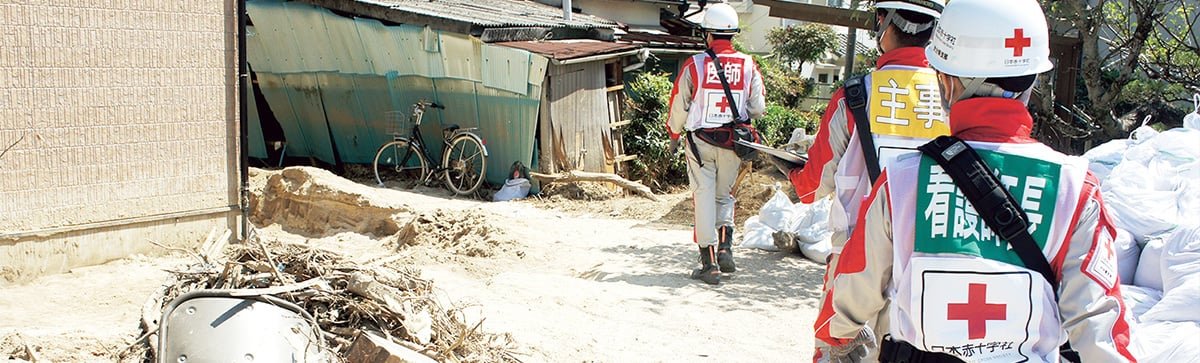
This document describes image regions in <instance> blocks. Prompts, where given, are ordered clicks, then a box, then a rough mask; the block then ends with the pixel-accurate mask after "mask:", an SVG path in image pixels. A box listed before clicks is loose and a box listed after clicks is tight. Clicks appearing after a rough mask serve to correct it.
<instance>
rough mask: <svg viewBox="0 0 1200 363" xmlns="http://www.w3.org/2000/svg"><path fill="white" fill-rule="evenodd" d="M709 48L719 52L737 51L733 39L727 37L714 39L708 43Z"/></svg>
mask: <svg viewBox="0 0 1200 363" xmlns="http://www.w3.org/2000/svg"><path fill="white" fill-rule="evenodd" d="M708 48H709V49H712V50H713V51H714V52H717V54H729V53H737V50H736V49H733V41H730V40H726V39H713V41H712V43H708Z"/></svg>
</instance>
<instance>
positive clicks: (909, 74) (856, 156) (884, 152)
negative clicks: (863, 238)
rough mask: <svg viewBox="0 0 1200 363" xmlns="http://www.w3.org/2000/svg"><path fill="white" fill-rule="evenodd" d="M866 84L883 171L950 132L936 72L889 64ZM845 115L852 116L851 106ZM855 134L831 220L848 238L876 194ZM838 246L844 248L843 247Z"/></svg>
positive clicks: (838, 177)
mask: <svg viewBox="0 0 1200 363" xmlns="http://www.w3.org/2000/svg"><path fill="white" fill-rule="evenodd" d="M863 84H864V86H865V88H866V90H867V110H866V114H867V118H868V122H869V123H870V125H871V134H872V137H873V138H874V141H875V152H876V154H877V155H879V168H880V170H883V169H886V168H887V167H888V165H889V164H891V163H892V161H893V160H895V159H896V156H897V155H900V154H904V153H909V152H913V151H915V150H916V149H917V147H918V146H921V145H922V144H925V143H927V142H929V140H932V139H933V138H935V137H938V136H941V135H949V134H950V126H949V125H947V123H946V112H945V111H944V110H943V109H942V103H941V94H940V92H939V90H938V83H937V73H935V72H934V71H933V70H932V69H930V68H923V67H912V66H905V65H887V66H884V67H883V68H880V69H879V70H876V71H874V72H871V74H870V75H868V76H867V77H865V78H864V79H863ZM847 107H848V106H847ZM843 111H844V113H845V115H847V116H849V115H850V110H849V109H848V108H847V109H845V110H843ZM850 130H851V137H850V140H849V141H850V142H849V144H848V145H847V146H846V153H845V154H843V155H842V160H841V162H839V163H838V168H837V171H836V172H835V174H834V193H835V194H834V195H835V196H836V198H837V201H838V203H834V205H833V210H831V211H830V218H829V223H830V226H829V227H830V228H831V229H832V230H834V231H845V232H846V233H847V234H849V232H850V231H852V230H853V228H854V221H855V217H857V216H858V209H859V205H860V204H862V200H863V198H865V197H866V196H867V195H868V194H869V193H870V192H871V185H872V183H871V178H870V176H869V175H868V173H867V161H866V158H865V157H864V155H863V152H862V146H861V145H862V144H861V143H860V142H859V140H860V139H859V136H858V134H857V132H858V131H857V130H856V129H854V128H851V129H850ZM839 242H840V241H839ZM835 246H838V247H840V243H839V244H835ZM834 252H835V253H840V251H834Z"/></svg>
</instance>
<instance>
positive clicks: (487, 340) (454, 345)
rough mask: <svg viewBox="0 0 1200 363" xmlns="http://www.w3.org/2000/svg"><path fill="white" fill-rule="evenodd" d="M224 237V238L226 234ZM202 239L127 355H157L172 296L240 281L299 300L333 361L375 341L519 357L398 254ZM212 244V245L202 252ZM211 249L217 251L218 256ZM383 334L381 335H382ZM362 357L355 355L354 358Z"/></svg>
mask: <svg viewBox="0 0 1200 363" xmlns="http://www.w3.org/2000/svg"><path fill="white" fill-rule="evenodd" d="M223 239H224V238H221V239H220V240H223ZM217 240H218V239H213V238H210V243H206V244H205V246H204V247H201V249H200V250H201V252H200V253H199V254H198V256H197V257H198V258H199V259H200V260H201V262H200V263H197V264H193V265H191V266H188V268H187V269H186V270H183V271H177V272H175V274H174V277H173V278H172V279H171V280H169V281H168V282H166V283H165V284H164V285H163V286H162V287H161V288H160V289H159V291H158V292H156V293H155V294H154V295H153V296H151V298H150V299H149V301H147V302H146V305H145V306H144V307H143V314H142V329H143V332H144V334H143V339H141V340H139V343H135V346H133V347H130V348H129V349H127V351H126V352H125V354H123V356H122V357H121V360H122V361H125V362H136V361H143V362H149V361H153V358H154V357H155V355H156V354H157V353H158V352H159V350H158V349H159V347H158V346H157V345H158V344H157V341H158V338H156V335H157V334H158V331H159V330H158V325H159V321H158V320H159V319H160V317H162V313H163V312H164V309H165V308H166V307H167V306H168V305H169V304H170V302H171V301H172V300H174V299H175V298H176V297H179V296H181V295H183V294H186V293H188V292H192V291H198V290H203V289H225V291H229V290H228V289H236V291H237V292H238V294H240V295H269V296H273V297H274V298H279V299H282V300H284V301H286V302H290V303H292V304H295V305H297V306H299V307H300V308H302V309H303V310H304V311H306V312H307V313H308V314H309V315H311V316H312V317H313V320H315V321H316V322H317V323H318V325H319V330H320V331H321V332H323V334H322V335H323V336H322V343H323V349H325V350H326V352H327V353H329V352H331V353H332V354H325V355H327V356H332V357H335V358H334V359H335V360H336V361H346V360H357V359H361V358H363V357H365V356H359V355H358V354H360V353H359V352H360V351H363V350H365V349H363V348H362V347H360V345H367V344H360V342H363V341H368V340H369V341H371V345H370V346H371V347H372V348H374V347H376V346H381V345H384V344H386V345H389V346H399V347H402V349H405V350H407V351H408V352H407V353H413V354H419V355H423V356H424V357H419V358H421V359H424V358H426V357H427V358H429V359H430V360H436V361H442V362H515V361H518V359H517V358H516V357H514V355H513V349H514V348H513V341H512V339H511V337H510V336H508V335H507V334H504V335H496V334H488V333H484V332H482V331H480V330H479V328H480V325H481V324H482V321H480V322H478V323H475V324H471V323H468V322H467V320H466V318H465V317H464V315H463V313H462V311H461V310H460V309H458V308H456V307H453V306H445V305H444V304H443V303H442V302H440V301H438V300H437V299H435V298H434V296H433V287H432V284H431V283H430V282H429V281H427V280H424V279H422V278H421V277H420V276H419V272H418V271H417V270H415V269H412V268H408V267H406V266H394V265H395V264H396V263H395V262H394V259H391V258H386V259H381V260H376V261H354V260H351V259H350V258H348V257H347V256H345V255H342V254H341V253H339V252H336V251H331V250H326V249H321V248H314V247H312V246H308V245H304V244H297V243H288V242H280V241H263V240H261V239H259V238H257V237H256V238H252V239H251V240H250V242H249V243H246V244H238V245H231V246H229V247H228V248H224V249H225V250H226V251H227V253H225V254H223V255H222V254H221V253H213V252H215V251H221V250H222V249H223V247H222V246H223V243H213V242H212V241H217ZM205 251H208V252H205ZM209 256H218V257H216V258H213V257H209ZM381 339H382V340H384V342H380V341H379V340H381ZM355 357H358V358H355Z"/></svg>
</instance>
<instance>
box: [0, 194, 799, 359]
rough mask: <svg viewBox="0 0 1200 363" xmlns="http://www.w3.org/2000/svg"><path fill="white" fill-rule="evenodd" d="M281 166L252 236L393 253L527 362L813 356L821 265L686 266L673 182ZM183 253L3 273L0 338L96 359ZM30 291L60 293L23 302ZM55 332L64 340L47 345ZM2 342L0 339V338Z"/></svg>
mask: <svg viewBox="0 0 1200 363" xmlns="http://www.w3.org/2000/svg"><path fill="white" fill-rule="evenodd" d="M292 174H293V175H291V178H289V177H283V176H279V175H280V173H279V172H257V173H255V182H254V185H255V186H256V189H257V191H256V196H258V198H259V199H258V200H257V209H256V210H257V211H258V213H259V215H258V217H259V218H257V220H258V221H259V223H261V224H262V225H261V226H260V227H261V228H260V230H259V233H261V235H262V236H263V237H264V238H274V239H281V240H289V241H304V242H307V243H312V244H316V245H320V246H323V247H327V248H336V249H338V250H341V251H344V252H346V253H349V254H353V255H357V256H361V257H363V258H369V257H373V256H378V257H383V256H395V255H399V256H398V257H397V258H398V261H397V262H396V263H400V264H408V265H412V266H416V267H419V268H420V269H421V271H422V273H423V276H424V277H425V278H428V279H431V280H432V281H433V282H434V284H435V286H436V287H437V288H438V289H439V290H440V291H441V292H440V295H441V296H440V298H442V299H445V301H447V302H450V303H454V304H457V305H459V306H465V307H468V308H467V309H466V311H467V312H468V313H469V314H471V315H472V316H471V319H483V320H484V323H483V325H482V327H483V329H485V330H488V331H491V332H497V333H509V334H511V335H512V336H513V338H514V339H515V341H516V342H517V343H518V344H519V348H518V351H519V353H520V355H519V357H521V358H522V360H524V361H528V362H571V361H601V362H633V361H636V362H697V361H712V362H717V361H719V362H731V361H746V362H792V361H801V360H806V358H807V357H809V356H811V352H812V341H811V338H809V337H811V334H812V328H811V327H812V322H813V319H814V318H815V316H816V311H817V295H818V292H819V289H820V284H821V281H820V276H821V271H822V267H821V266H819V265H816V264H813V263H810V262H807V261H805V260H803V259H800V258H796V257H792V256H782V255H780V254H776V253H769V252H762V251H753V250H742V249H737V250H735V251H736V254H737V259H738V260H737V261H738V268H739V272H737V273H734V274H727V275H725V276H723V278H724V280H723V282H722V284H721V285H720V286H719V287H712V286H708V285H705V284H702V283H698V282H696V281H693V280H690V279H688V277H687V274H688V271H689V270H690V269H691V268H692V267H693V265H694V263H695V262H694V260H695V255H696V250H695V247H694V245H693V244H692V243H691V229H690V227H689V226H687V225H685V224H681V223H680V222H681V221H679V218H678V215H679V214H680V211H681V210H685V209H688V208H689V207H690V203H691V202H690V200H687V199H685V196H684V195H682V194H677V195H669V196H667V197H666V198H665V199H666V200H664V201H663V202H658V203H655V202H649V201H644V200H641V199H633V198H618V199H613V200H606V201H565V200H560V201H557V202H553V203H551V202H547V201H523V202H506V203H484V202H479V201H471V200H460V199H450V198H446V197H445V192H444V191H440V190H436V189H429V190H418V191H417V193H414V192H410V191H395V190H382V189H376V188H373V187H370V186H366V185H362V184H357V183H353V182H350V181H347V180H345V179H341V178H337V177H335V176H333V175H332V174H328V173H323V172H321V171H315V170H305V171H304V172H303V173H299V172H296V173H292ZM272 178H274V179H272ZM272 183H275V184H276V185H275V186H272ZM272 198H279V199H272ZM314 210H324V211H326V212H327V213H325V214H328V215H323V214H320V213H314V212H312V211H314ZM354 211H361V213H356V212H354ZM314 215H322V217H319V218H318V219H321V220H314V219H313V218H312V216H314ZM414 220H415V221H418V222H417V223H415V224H414V223H410V222H412V221H414ZM684 223H686V222H684ZM181 258H182V257H168V258H157V259H145V258H140V259H132V260H126V261H121V262H117V263H115V264H109V265H104V266H98V267H93V268H89V269H88V270H81V271H80V272H79V273H74V274H69V275H62V276H50V277H45V278H42V279H39V280H37V281H34V282H32V283H28V284H23V285H18V286H8V287H0V337H4V336H6V335H8V336H9V337H10V338H12V335H11V333H12V332H20V333H21V336H20V339H19V340H23V341H24V342H25V343H26V344H29V345H31V346H37V347H42V348H41V350H42V352H43V353H42V354H43V355H47V356H51V359H49V360H50V361H106V360H107V359H106V357H107V356H106V355H105V354H107V353H108V352H111V351H114V350H119V349H120V348H122V347H123V346H124V345H125V344H128V342H130V341H132V339H133V338H134V337H133V336H132V335H133V332H134V331H135V328H136V319H137V311H138V309H139V308H140V304H141V301H142V300H141V299H144V297H145V296H146V295H148V294H149V293H150V292H151V290H153V288H154V287H156V286H157V283H158V282H160V281H161V279H162V278H163V277H164V276H165V273H162V272H160V271H157V270H158V269H161V268H164V267H167V266H170V265H172V264H177V263H179V262H181ZM104 276H109V277H111V278H104ZM81 291H104V292H103V293H100V292H96V293H92V294H90V295H89V296H86V298H87V299H90V300H91V301H95V302H94V303H91V304H81V303H78V302H68V300H74V298H72V296H77V295H79V294H84V293H82V292H81ZM41 296H45V297H46V298H48V299H49V301H51V304H62V305H61V307H59V306H46V305H45V304H29V301H31V300H36V299H38V298H39V297H41ZM43 300H46V299H43ZM34 305H40V306H34ZM126 309H127V310H128V312H125V311H126ZM96 327H109V328H104V329H98V328H96ZM89 329H92V330H89ZM122 332H124V334H127V335H122ZM67 336H69V337H70V338H71V339H72V340H73V341H74V342H73V343H72V344H75V345H76V346H77V348H76V349H74V350H72V349H66V348H63V347H56V346H53V345H54V344H55V337H67ZM93 337H94V339H92V340H88V339H91V338H93ZM9 340H13V339H9ZM43 345H45V346H43ZM14 347H19V345H14V344H12V343H3V342H0V349H10V350H11V349H14ZM35 349H36V348H35ZM8 353H10V351H9V350H0V357H3V354H8ZM53 358H59V359H53Z"/></svg>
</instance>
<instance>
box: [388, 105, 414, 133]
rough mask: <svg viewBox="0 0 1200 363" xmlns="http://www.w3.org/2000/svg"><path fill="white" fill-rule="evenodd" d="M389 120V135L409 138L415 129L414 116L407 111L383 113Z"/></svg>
mask: <svg viewBox="0 0 1200 363" xmlns="http://www.w3.org/2000/svg"><path fill="white" fill-rule="evenodd" d="M383 116H384V117H383V118H384V120H387V132H388V135H394V136H407V135H408V133H409V131H412V128H413V119H412V116H411V115H409V114H408V113H406V112H405V111H387V112H384V113H383Z"/></svg>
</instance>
